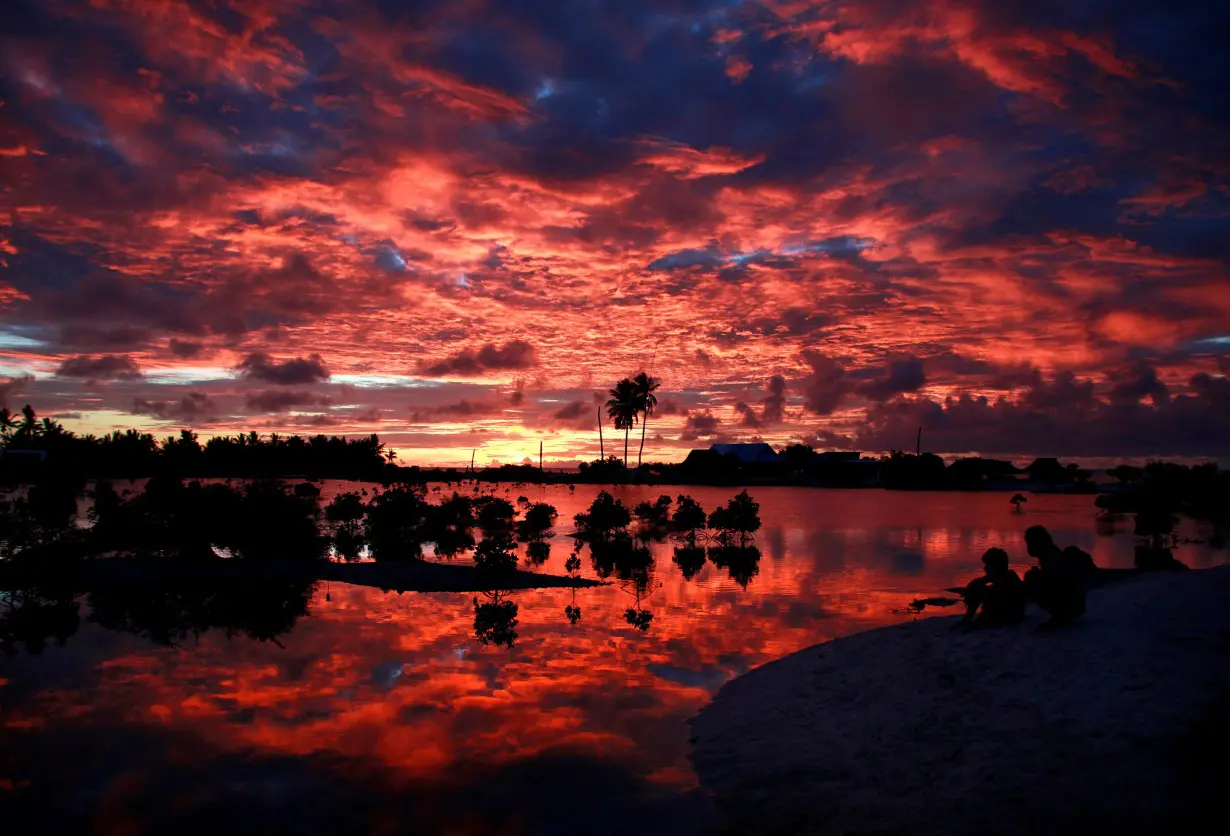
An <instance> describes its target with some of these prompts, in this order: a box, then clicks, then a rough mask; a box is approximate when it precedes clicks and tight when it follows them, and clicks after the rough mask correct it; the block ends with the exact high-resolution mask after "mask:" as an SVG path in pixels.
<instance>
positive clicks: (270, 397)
mask: <svg viewBox="0 0 1230 836" xmlns="http://www.w3.org/2000/svg"><path fill="white" fill-rule="evenodd" d="M243 400H244V404H245V405H246V406H247V408H248V410H249V411H250V412H288V411H290V410H292V409H301V408H303V407H321V406H328V405H329V404H331V403H332V402H333V401H332V399H331V398H329V397H328V396H325V395H317V394H314V393H312V392H300V391H296V390H287V389H267V390H265V391H263V392H250V393H248V394H247V395H245V396H244V399H243Z"/></svg>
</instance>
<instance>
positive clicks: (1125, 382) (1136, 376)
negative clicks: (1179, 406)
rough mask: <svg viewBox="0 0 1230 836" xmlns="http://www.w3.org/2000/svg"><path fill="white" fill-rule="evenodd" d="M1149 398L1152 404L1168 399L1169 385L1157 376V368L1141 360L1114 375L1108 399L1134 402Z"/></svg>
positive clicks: (1161, 402)
mask: <svg viewBox="0 0 1230 836" xmlns="http://www.w3.org/2000/svg"><path fill="white" fill-rule="evenodd" d="M1144 398H1149V399H1150V400H1152V401H1153V403H1154V405H1161V404H1164V403H1166V402H1167V401H1169V400H1170V387H1168V386H1167V385H1166V384H1165V383H1163V382H1162V381H1161V379H1160V378H1159V377H1158V376H1157V369H1155V368H1153V367H1152V366H1150V365H1149V364H1148V363H1145V362H1144V361H1143V360H1142V361H1138V362H1137V363H1135V364H1134V365H1133V366H1132V368H1130V369H1127V370H1126V371H1124V372H1122V373H1121V374H1119V375H1116V382H1115V385H1114V388H1113V389H1111V391H1110V399H1111V400H1112V401H1116V402H1124V403H1136V402H1138V401H1140V400H1143V399H1144Z"/></svg>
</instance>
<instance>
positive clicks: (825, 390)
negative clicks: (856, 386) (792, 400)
mask: <svg viewBox="0 0 1230 836" xmlns="http://www.w3.org/2000/svg"><path fill="white" fill-rule="evenodd" d="M803 360H804V362H806V363H807V365H808V366H810V367H811V374H809V375H808V376H807V377H806V378H804V380H803V382H802V384H801V385H800V388H801V389H802V390H803V405H804V406H805V407H806V408H807V409H808V410H809V411H811V412H814V413H816V414H817V415H831V414H832V413H833V412H835V411H836V410H837V408H838V407H840V406H841V403H842V401H843V400H844V399H845V397H846V395H848V394H849V393H850V392H851V391H852V389H853V383H852V382H851V381H850V380H848V379H847V378H846V370H845V369H844V368H843V367H842V365H841V364H840V363H838V362H837V361H836V360H834V359H833V358H832V357H829V356H828V355H826V354H822V353H820V352H819V351H814V350H812V349H807V350H805V351H804V352H803Z"/></svg>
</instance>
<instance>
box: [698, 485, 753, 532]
mask: <svg viewBox="0 0 1230 836" xmlns="http://www.w3.org/2000/svg"><path fill="white" fill-rule="evenodd" d="M709 527H710V528H711V529H713V530H714V531H716V532H717V536H718V539H719V540H722V541H723V542H726V541H730V540H736V539H737V540H738V541H739V542H741V543H745V542H747V540H748V538H749V537H751V535H752V534H753V533H755V532H756V531H759V530H760V505H759V504H758V503H756V502H755V501H754V500H753V499H752V497H751V496H750V495H748V492H747V491H742V492H740V493H739V494H738V495H736V496H735V498H734V499H732V500H730V502H728V503H727V504H726V505H725V506H724V507H722V508H716V509H714V511H713V513H712V514H710V515H709Z"/></svg>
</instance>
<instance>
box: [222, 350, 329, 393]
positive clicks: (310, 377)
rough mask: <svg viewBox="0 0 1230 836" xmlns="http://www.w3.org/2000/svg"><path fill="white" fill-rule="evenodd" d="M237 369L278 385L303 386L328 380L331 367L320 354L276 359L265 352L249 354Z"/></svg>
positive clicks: (253, 377) (244, 373)
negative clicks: (329, 367)
mask: <svg viewBox="0 0 1230 836" xmlns="http://www.w3.org/2000/svg"><path fill="white" fill-rule="evenodd" d="M236 369H237V370H238V371H239V372H240V373H241V374H242V375H243V376H244V377H247V378H249V379H251V380H260V381H263V382H265V383H273V384H275V385H278V386H302V385H304V384H309V383H320V382H322V381H325V380H328V379H329V377H330V376H331V375H330V372H329V369H328V367H327V366H325V361H324V360H323V359H322V358H321V356H320V355H319V354H312V355H310V356H308V357H295V358H292V359H290V360H275V359H274V358H272V357H270V356H269V355H268V354H265V353H264V352H260V351H258V352H255V353H253V354H249V355H248V356H247V357H245V358H244V359H243V360H241V361H240V363H239V365H238V366H237V367H236Z"/></svg>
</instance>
